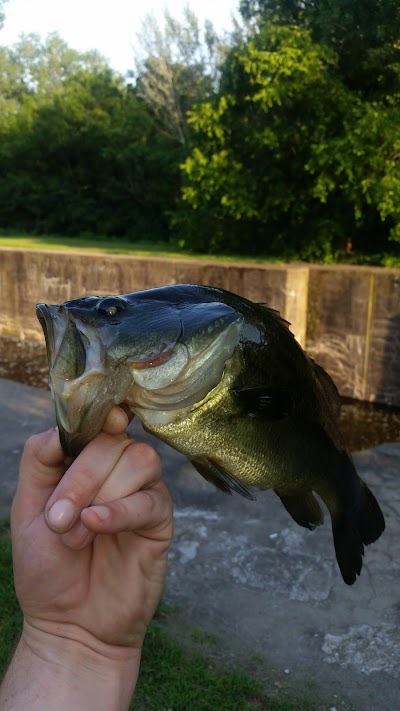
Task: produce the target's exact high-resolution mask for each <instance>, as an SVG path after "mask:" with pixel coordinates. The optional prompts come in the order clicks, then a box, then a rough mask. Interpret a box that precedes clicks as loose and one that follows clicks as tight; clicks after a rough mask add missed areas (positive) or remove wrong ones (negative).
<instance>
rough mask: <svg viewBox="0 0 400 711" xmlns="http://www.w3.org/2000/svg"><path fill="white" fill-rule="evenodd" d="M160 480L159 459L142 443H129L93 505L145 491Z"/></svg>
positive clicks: (151, 449) (152, 450) (155, 453)
mask: <svg viewBox="0 0 400 711" xmlns="http://www.w3.org/2000/svg"><path fill="white" fill-rule="evenodd" d="M160 478H161V462H160V457H159V456H158V454H157V452H156V451H155V449H153V447H150V445H148V444H145V443H144V442H131V443H130V445H129V447H127V448H126V449H125V451H124V453H123V455H122V457H121V459H120V460H119V461H118V463H117V464H116V466H115V467H114V469H113V471H112V472H111V474H110V476H109V477H107V479H106V480H105V482H104V484H103V486H102V487H101V489H100V490H99V492H98V494H97V496H96V497H95V499H94V500H93V503H101V502H103V501H114V500H116V499H123V498H124V497H125V496H128V495H129V494H133V493H134V492H135V491H139V489H147V488H149V487H150V486H152V485H153V484H155V483H156V482H157V481H158V480H159V479H160Z"/></svg>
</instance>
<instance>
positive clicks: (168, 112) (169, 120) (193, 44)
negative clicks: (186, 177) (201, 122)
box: [136, 5, 222, 144]
mask: <svg viewBox="0 0 400 711" xmlns="http://www.w3.org/2000/svg"><path fill="white" fill-rule="evenodd" d="M139 41H140V44H141V47H142V52H144V57H142V58H141V59H138V60H137V82H136V88H137V91H138V95H139V96H141V97H142V98H143V99H144V101H145V103H146V105H147V106H148V107H149V109H150V110H151V112H152V114H153V115H154V116H155V118H156V119H157V122H158V124H159V126H160V127H161V128H162V130H164V131H165V132H166V134H167V135H168V136H170V137H172V138H173V139H174V140H177V141H179V142H180V143H182V144H185V143H187V140H188V126H187V121H186V112H187V111H188V110H189V109H190V108H191V107H192V106H193V104H195V103H197V102H200V101H203V100H204V99H206V98H207V97H209V96H210V95H211V94H212V92H213V89H214V88H215V86H216V83H217V77H218V62H219V59H220V55H221V52H222V45H221V41H220V40H219V38H218V36H217V34H216V33H215V31H214V29H213V26H212V24H211V23H210V22H209V21H207V22H206V23H205V26H204V29H203V30H202V28H201V27H200V24H199V21H198V19H197V17H196V16H195V14H194V13H193V12H192V10H191V9H190V8H189V6H188V5H186V6H185V8H184V11H183V20H182V21H181V22H179V21H178V20H176V19H175V18H174V17H172V15H171V14H170V13H169V12H168V11H167V10H165V12H164V27H163V28H162V27H161V26H160V24H159V23H158V22H157V20H156V19H155V17H154V15H153V14H147V15H146V16H145V19H144V21H143V25H142V32H141V34H140V35H139Z"/></svg>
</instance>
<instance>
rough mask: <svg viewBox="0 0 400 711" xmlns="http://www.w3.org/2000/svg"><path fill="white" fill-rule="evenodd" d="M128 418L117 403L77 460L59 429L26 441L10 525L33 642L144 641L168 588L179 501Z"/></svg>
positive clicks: (120, 649) (98, 646)
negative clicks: (131, 433)
mask: <svg viewBox="0 0 400 711" xmlns="http://www.w3.org/2000/svg"><path fill="white" fill-rule="evenodd" d="M127 424H128V422H127V417H126V415H125V413H123V411H122V410H120V409H119V408H118V409H117V408H114V410H113V411H112V412H111V413H110V416H109V418H108V420H107V423H106V425H105V428H104V431H102V432H101V433H100V434H99V435H98V436H97V437H96V438H95V439H94V440H93V441H92V442H90V444H88V445H87V447H86V448H85V449H84V450H83V452H81V454H80V455H79V456H78V457H77V458H76V459H75V460H74V461H73V462H72V463H70V466H67V464H66V461H65V455H64V453H63V452H62V450H61V447H60V443H59V439H58V432H57V431H56V430H49V431H48V432H45V433H42V434H39V435H35V436H34V437H31V438H30V439H29V440H28V442H27V443H26V446H25V449H24V452H23V455H22V460H21V466H20V477H19V482H18V488H17V492H16V495H15V499H14V502H13V506H12V514H11V530H12V541H13V559H14V577H15V588H16V592H17V596H18V599H19V602H20V605H21V608H22V611H23V613H24V619H25V625H24V633H23V636H24V635H25V636H26V637H27V639H28V640H29V644H31V645H32V644H37V640H38V639H39V644H40V643H41V641H42V640H46V644H47V645H48V644H49V640H50V638H51V639H53V640H59V639H61V638H62V639H64V640H65V639H66V640H69V641H71V642H73V643H77V644H79V645H83V646H84V648H86V649H91V650H92V651H93V652H94V653H95V654H100V655H105V656H107V657H114V656H115V657H118V655H122V656H123V657H125V652H124V650H126V651H127V650H128V649H129V650H140V648H141V645H142V642H143V638H144V635H145V631H146V628H147V625H148V623H149V621H150V620H151V618H152V616H153V614H154V612H155V609H156V606H157V604H158V601H159V599H160V596H161V593H162V588H163V583H164V578H165V573H166V561H167V551H168V547H169V545H170V542H171V537H172V504H171V499H170V497H169V494H168V491H167V489H166V487H165V485H164V483H163V482H162V481H161V478H160V477H161V467H160V462H159V458H158V455H157V454H156V453H155V451H154V450H153V449H152V448H151V447H149V446H148V445H146V444H143V443H136V442H133V440H132V439H131V438H130V437H128V435H127V434H126V432H125V429H126V426H127ZM67 463H68V462H67ZM57 644H58V642H57Z"/></svg>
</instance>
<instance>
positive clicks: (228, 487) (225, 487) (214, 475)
mask: <svg viewBox="0 0 400 711" xmlns="http://www.w3.org/2000/svg"><path fill="white" fill-rule="evenodd" d="M189 461H190V462H191V463H192V464H193V466H194V468H195V469H197V471H198V472H199V474H201V476H202V477H204V479H207V481H209V482H211V484H214V486H216V487H217V489H220V490H221V491H223V492H225V494H232V491H236V493H237V494H240V495H241V496H244V497H245V498H246V499H250V501H255V500H256V497H255V496H254V495H253V494H252V493H251V491H250V490H249V489H248V488H247V486H245V485H244V484H241V483H240V481H238V480H237V479H235V477H234V476H232V474H229V473H228V472H227V471H225V469H223V468H222V467H221V466H220V465H219V464H216V463H215V462H213V461H212V460H210V459H207V458H206V457H201V458H198V459H189Z"/></svg>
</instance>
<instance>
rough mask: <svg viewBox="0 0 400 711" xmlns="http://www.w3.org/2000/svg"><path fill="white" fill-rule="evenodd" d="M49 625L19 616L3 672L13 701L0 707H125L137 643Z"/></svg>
mask: <svg viewBox="0 0 400 711" xmlns="http://www.w3.org/2000/svg"><path fill="white" fill-rule="evenodd" d="M49 627H52V628H53V629H52V630H51V631H50V630H49V629H46V630H44V629H38V628H37V627H35V626H34V625H32V624H30V623H29V622H27V621H25V623H24V628H23V632H22V635H21V639H20V641H19V644H18V647H17V650H16V653H15V655H14V659H13V662H12V663H11V666H10V669H9V673H8V675H11V676H14V691H13V693H12V694H11V695H10V694H9V696H10V699H11V700H12V699H14V702H15V701H16V702H15V703H14V702H13V703H14V705H12V704H11V705H7V704H5V705H4V706H2V708H4V709H6V710H7V711H8V709H10V711H14V709H15V711H17V710H18V711H19V709H22V708H30V709H32V711H36V709H37V710H38V711H39V709H40V711H47V709H48V710H49V711H50V709H51V710H52V711H53V709H54V708H57V709H58V710H59V711H64V709H65V710H66V709H71V708H73V709H74V710H75V711H92V709H93V711H95V710H96V711H102V710H103V709H104V711H123V710H125V709H127V708H128V706H129V703H130V700H131V697H132V694H133V692H134V689H135V685H136V681H137V677H138V673H139V665H140V653H141V652H140V649H131V648H127V647H117V646H113V645H108V644H105V643H103V642H101V641H100V640H96V639H93V636H92V635H90V634H89V633H87V632H85V630H81V629H80V628H75V627H74V626H73V625H64V624H63V625H60V624H57V623H51V625H49ZM16 675H17V676H18V679H16V678H15V677H16ZM9 681H10V680H9ZM11 686H12V684H11ZM3 704H4V701H3Z"/></svg>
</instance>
